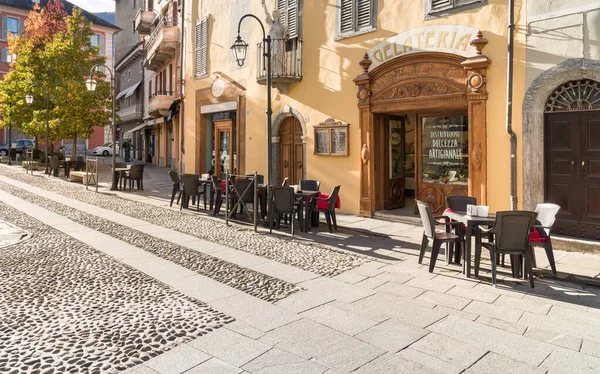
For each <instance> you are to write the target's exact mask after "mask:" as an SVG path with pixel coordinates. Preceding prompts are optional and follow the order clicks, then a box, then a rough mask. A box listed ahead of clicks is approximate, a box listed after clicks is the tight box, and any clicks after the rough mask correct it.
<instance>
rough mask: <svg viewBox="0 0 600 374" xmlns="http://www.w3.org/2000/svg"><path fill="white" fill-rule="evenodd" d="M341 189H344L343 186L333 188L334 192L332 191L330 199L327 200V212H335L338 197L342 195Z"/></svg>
mask: <svg viewBox="0 0 600 374" xmlns="http://www.w3.org/2000/svg"><path fill="white" fill-rule="evenodd" d="M340 188H342V186H335V187H333V190H332V191H331V193H330V194H329V197H328V198H327V210H329V211H330V212H331V211H333V210H335V202H336V201H337V197H338V195H339V194H340ZM308 191H318V190H308Z"/></svg>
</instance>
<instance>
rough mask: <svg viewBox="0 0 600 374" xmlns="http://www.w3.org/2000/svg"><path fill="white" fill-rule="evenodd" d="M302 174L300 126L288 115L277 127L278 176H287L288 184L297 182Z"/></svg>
mask: <svg viewBox="0 0 600 374" xmlns="http://www.w3.org/2000/svg"><path fill="white" fill-rule="evenodd" d="M303 176H304V146H303V144H302V126H300V122H298V120H297V119H296V118H294V117H289V118H287V119H285V120H284V122H283V123H282V124H281V126H280V127H279V178H280V179H281V180H280V181H279V183H281V182H282V181H283V180H284V179H285V178H288V180H289V183H290V184H298V183H299V182H300V180H302V179H303Z"/></svg>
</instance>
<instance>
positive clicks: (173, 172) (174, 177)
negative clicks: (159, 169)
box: [169, 170, 181, 184]
mask: <svg viewBox="0 0 600 374" xmlns="http://www.w3.org/2000/svg"><path fill="white" fill-rule="evenodd" d="M169 177H171V182H173V184H179V183H181V178H179V173H178V172H177V170H170V171H169Z"/></svg>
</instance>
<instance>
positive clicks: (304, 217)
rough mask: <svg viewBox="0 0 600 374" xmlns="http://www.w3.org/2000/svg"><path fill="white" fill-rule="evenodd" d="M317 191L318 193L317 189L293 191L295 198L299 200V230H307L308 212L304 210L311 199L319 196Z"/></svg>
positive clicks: (308, 222)
mask: <svg viewBox="0 0 600 374" xmlns="http://www.w3.org/2000/svg"><path fill="white" fill-rule="evenodd" d="M319 193H320V192H319V191H306V190H305V191H298V192H296V193H294V196H295V197H296V200H299V202H300V210H299V214H300V231H302V232H308V229H309V225H310V217H309V216H308V214H307V212H306V208H307V207H308V204H310V203H311V199H314V198H317V197H319ZM292 219H294V217H292Z"/></svg>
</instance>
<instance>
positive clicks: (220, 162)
mask: <svg viewBox="0 0 600 374" xmlns="http://www.w3.org/2000/svg"><path fill="white" fill-rule="evenodd" d="M214 125H215V148H214V150H215V160H214V162H215V164H214V171H215V175H216V176H217V177H219V178H225V173H228V174H232V173H233V172H234V170H233V147H232V144H233V132H232V123H231V120H230V119H225V120H216V121H214Z"/></svg>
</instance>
